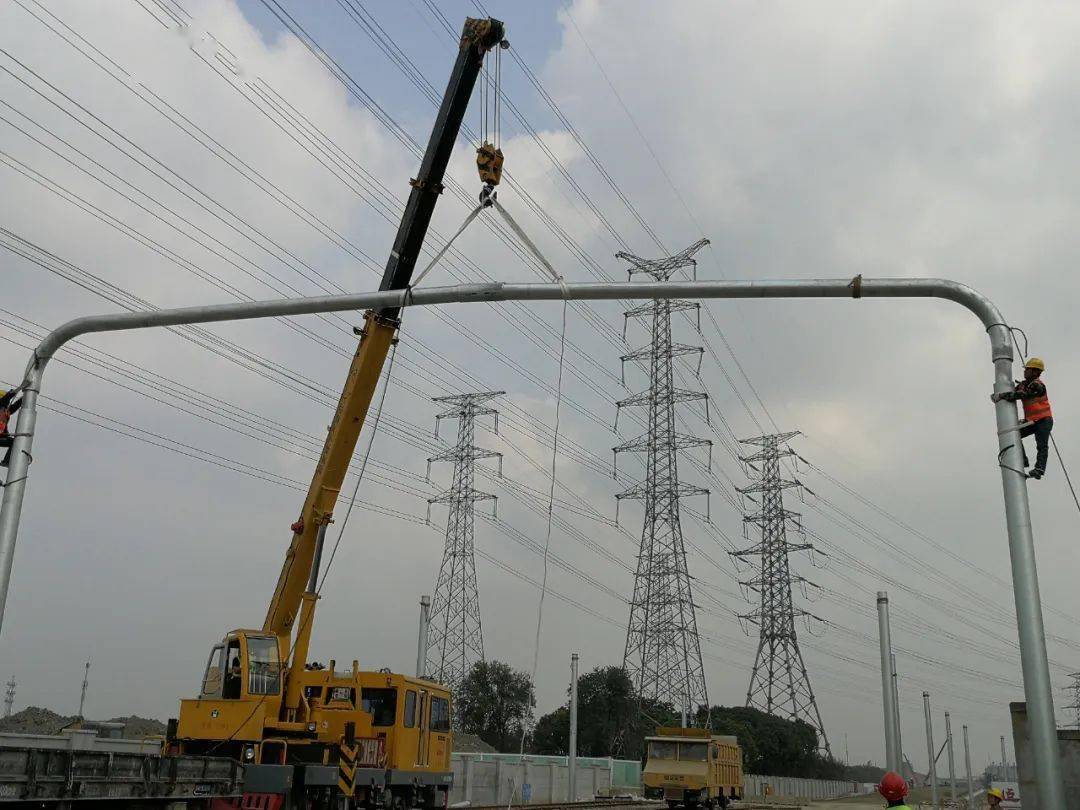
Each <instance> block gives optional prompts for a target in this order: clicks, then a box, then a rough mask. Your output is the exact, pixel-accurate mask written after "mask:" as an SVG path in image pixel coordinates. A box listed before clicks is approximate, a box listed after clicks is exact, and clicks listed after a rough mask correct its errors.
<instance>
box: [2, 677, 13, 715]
mask: <svg viewBox="0 0 1080 810" xmlns="http://www.w3.org/2000/svg"><path fill="white" fill-rule="evenodd" d="M13 705H15V678H14V677H12V679H11V680H10V681H8V682H7V684H6V690H5V691H4V717H11V707H12V706H13Z"/></svg>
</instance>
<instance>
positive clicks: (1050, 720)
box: [986, 323, 1065, 810]
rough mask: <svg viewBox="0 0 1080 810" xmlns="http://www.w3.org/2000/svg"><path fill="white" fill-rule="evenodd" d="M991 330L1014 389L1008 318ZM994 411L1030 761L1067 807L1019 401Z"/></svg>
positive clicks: (1004, 378)
mask: <svg viewBox="0 0 1080 810" xmlns="http://www.w3.org/2000/svg"><path fill="white" fill-rule="evenodd" d="M986 331H987V333H988V334H989V335H990V345H991V348H992V351H993V357H994V392H995V393H996V394H1003V393H1005V392H1008V391H1012V390H1013V387H1014V385H1015V383H1014V382H1013V373H1012V372H1013V349H1012V345H1011V344H1012V333H1011V332H1010V331H1009V328H1008V327H1007V326H1006V325H1005V324H1004V323H996V324H992V325H988V326H987V329H986ZM994 414H995V416H996V418H997V433H998V462H999V465H1000V467H1001V486H1002V490H1003V492H1004V494H1005V523H1006V526H1007V528H1008V532H1009V559H1010V561H1011V563H1012V580H1013V601H1014V602H1015V603H1016V629H1017V631H1018V634H1019V637H1020V665H1021V669H1022V671H1023V674H1024V696H1025V700H1026V701H1027V715H1028V731H1029V734H1030V740H1031V761H1032V762H1033V763H1034V767H1035V781H1036V782H1037V783H1038V785H1039V801H1040V803H1041V804H1042V807H1043V808H1045V810H1065V783H1064V781H1063V780H1062V774H1061V754H1060V753H1059V750H1058V738H1057V719H1056V718H1055V717H1054V691H1053V687H1052V686H1051V684H1050V663H1049V660H1048V659H1047V655H1046V634H1045V630H1044V627H1043V613H1042V597H1041V596H1040V594H1039V574H1038V571H1037V570H1036V565H1035V542H1034V539H1033V538H1032V533H1031V510H1030V506H1029V504H1028V492H1027V476H1026V475H1025V474H1024V472H1023V463H1024V461H1023V454H1022V450H1021V447H1020V433H1019V430H1018V425H1019V419H1018V418H1017V413H1016V403H1015V402H1006V401H1005V400H1001V401H999V402H998V403H997V405H996V407H995V408H994ZM1002 759H1004V757H1002ZM1006 773H1007V771H1006ZM1017 778H1019V775H1018V777H1017Z"/></svg>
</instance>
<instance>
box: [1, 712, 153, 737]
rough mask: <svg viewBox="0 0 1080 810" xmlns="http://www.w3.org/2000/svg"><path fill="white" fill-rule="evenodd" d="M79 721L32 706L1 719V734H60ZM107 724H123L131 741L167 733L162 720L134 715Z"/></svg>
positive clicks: (118, 718) (73, 717)
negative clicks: (62, 730)
mask: <svg viewBox="0 0 1080 810" xmlns="http://www.w3.org/2000/svg"><path fill="white" fill-rule="evenodd" d="M77 719H78V718H76V717H75V716H65V715H62V714H57V713H56V712H54V711H50V710H49V709H42V708H39V707H38V706H30V707H29V708H27V709H23V710H22V711H21V712H16V713H15V714H13V715H11V717H3V718H0V733H4V732H9V733H10V732H14V733H18V734H59V733H60V730H61V729H63V728H65V727H66V726H68V725H70V724H71V723H73V722H75V720H77ZM106 722H109V723H123V724H124V736H125V737H127V738H128V739H131V740H141V739H143V738H144V737H154V736H159V735H163V734H164V733H165V724H164V723H162V722H161V721H160V720H154V719H152V718H148V717H139V716H138V715H134V714H133V715H131V716H130V717H113V718H111V719H110V720H108V721H106Z"/></svg>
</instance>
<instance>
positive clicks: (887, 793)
mask: <svg viewBox="0 0 1080 810" xmlns="http://www.w3.org/2000/svg"><path fill="white" fill-rule="evenodd" d="M877 789H878V793H880V794H881V797H882V798H883V799H885V801H887V802H895V801H899V800H900V799H902V798H904V797H905V796H907V794H908V786H907V782H905V781H904V778H903V777H902V776H900V774H898V773H896V772H895V771H889V772H888V773H887V774H885V775H884V776H883V777H881V784H879V785H878V786H877Z"/></svg>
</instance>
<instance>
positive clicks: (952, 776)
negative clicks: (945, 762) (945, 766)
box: [945, 712, 956, 806]
mask: <svg viewBox="0 0 1080 810" xmlns="http://www.w3.org/2000/svg"><path fill="white" fill-rule="evenodd" d="M945 741H946V742H947V743H948V748H949V798H950V799H951V800H952V803H953V805H954V806H955V804H956V760H955V759H954V758H953V747H952V718H951V717H949V713H948V712H945Z"/></svg>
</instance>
